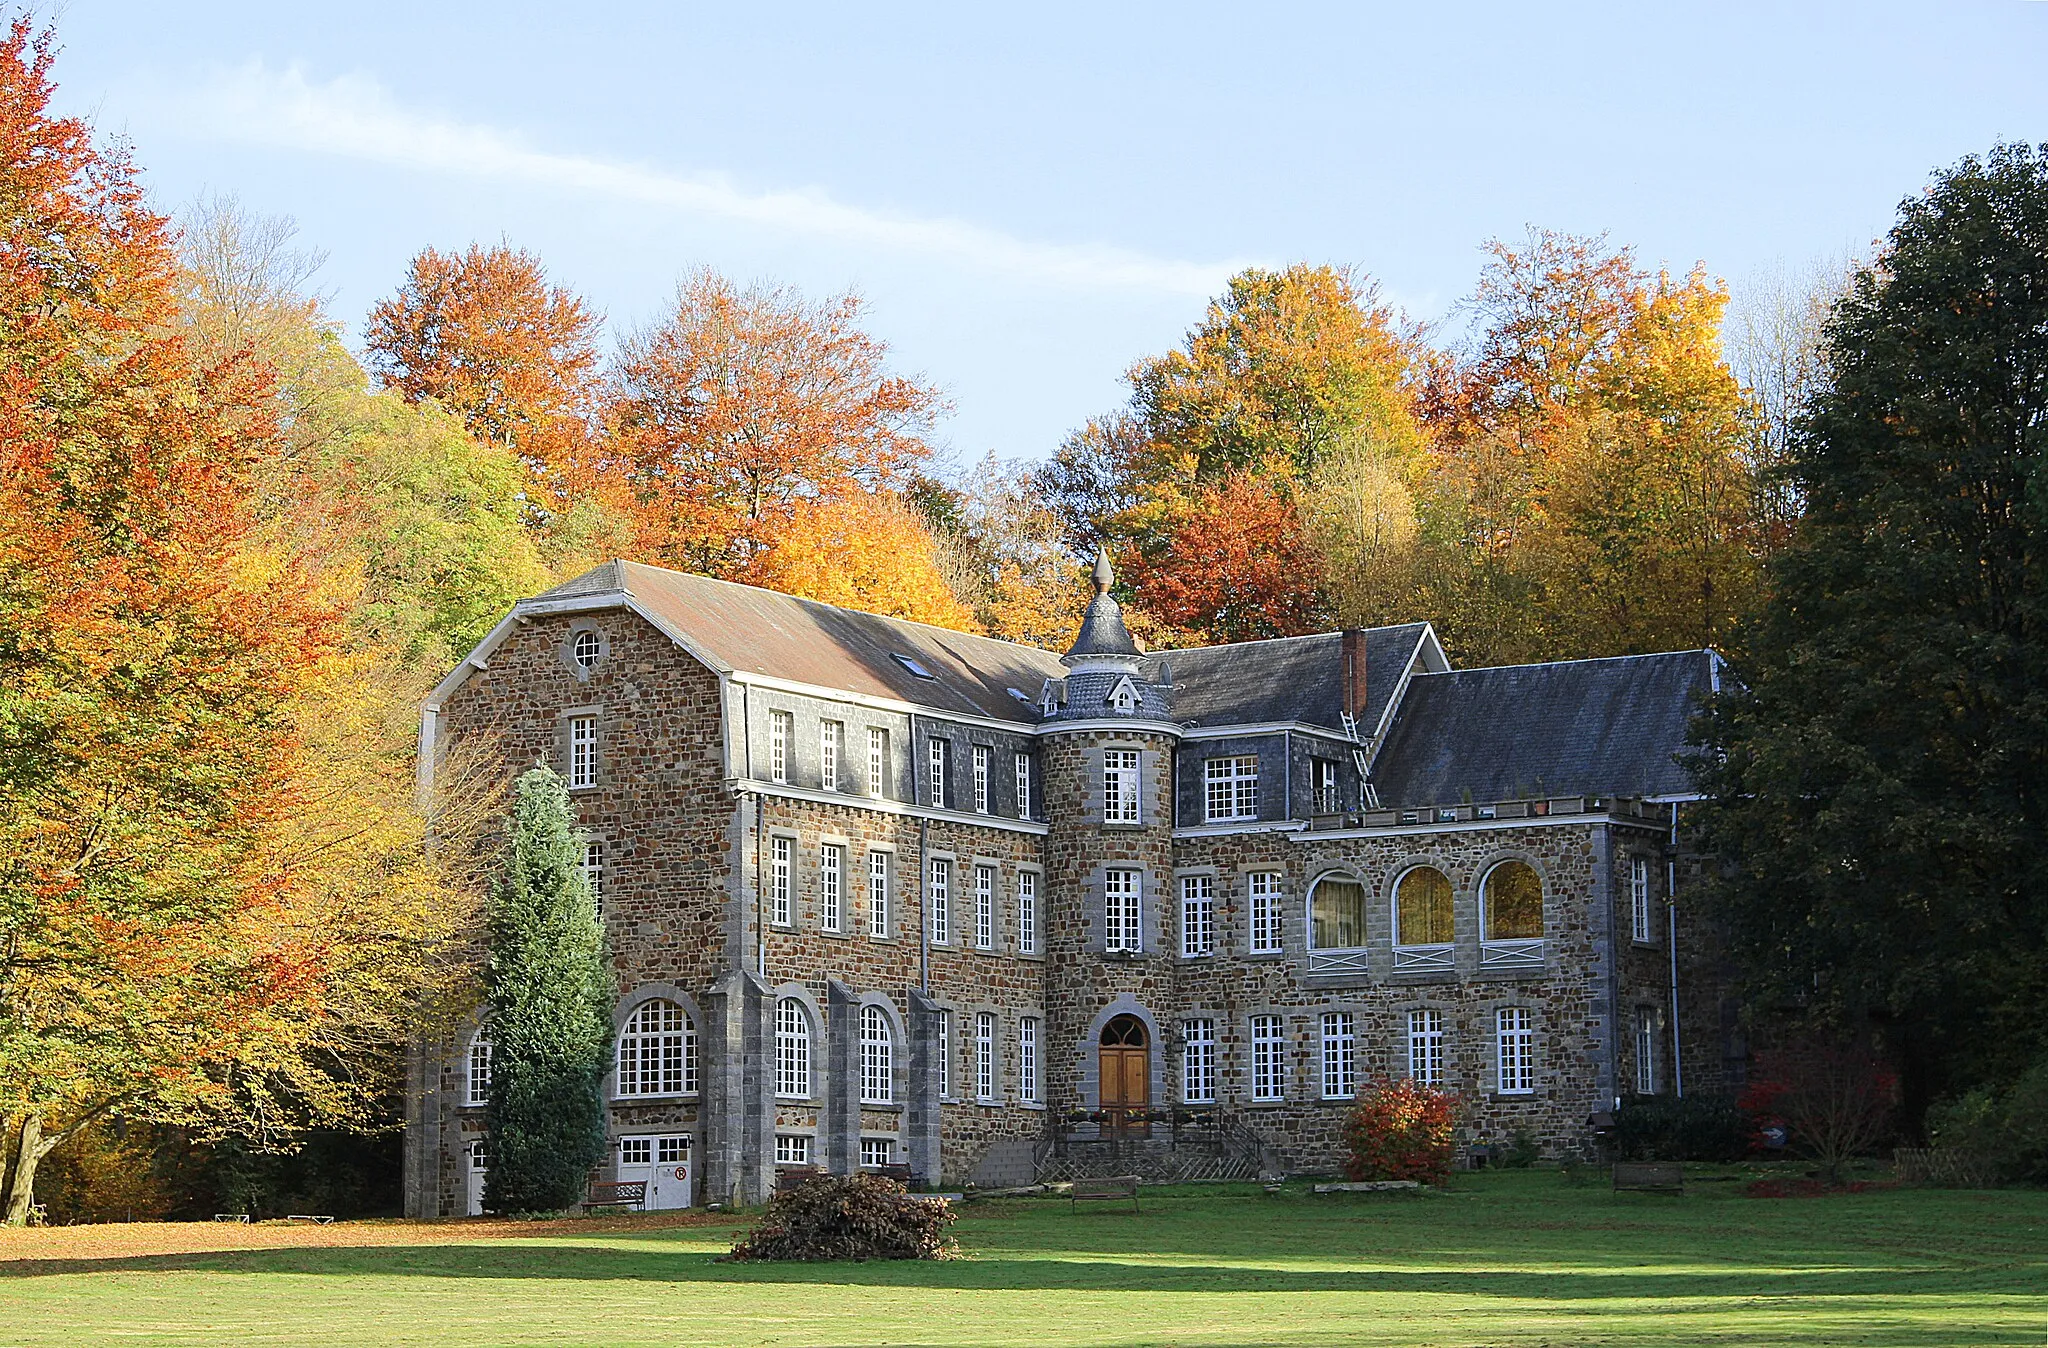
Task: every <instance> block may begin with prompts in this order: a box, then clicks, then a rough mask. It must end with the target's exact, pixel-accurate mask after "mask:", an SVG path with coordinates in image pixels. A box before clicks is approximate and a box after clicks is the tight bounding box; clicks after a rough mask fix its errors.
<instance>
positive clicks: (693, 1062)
mask: <svg viewBox="0 0 2048 1348" xmlns="http://www.w3.org/2000/svg"><path fill="white" fill-rule="evenodd" d="M618 1064H619V1069H618V1083H617V1086H616V1087H615V1093H616V1094H619V1095H686V1094H688V1093H690V1092H692V1091H695V1090H696V1089H697V1027H696V1026H695V1025H694V1024H692V1023H691V1021H690V1013H689V1012H687V1011H685V1010H684V1009H683V1008H682V1007H680V1006H678V1005H676V1004H675V1003H674V1002H671V1001H665V1000H663V999H661V998H659V997H657V998H654V999H652V1000H649V1001H645V1002H642V1003H640V1005H638V1006H636V1007H634V1008H633V1014H632V1015H630V1016H628V1017H626V1024H625V1027H624V1028H623V1029H621V1030H620V1031H619V1050H618Z"/></svg>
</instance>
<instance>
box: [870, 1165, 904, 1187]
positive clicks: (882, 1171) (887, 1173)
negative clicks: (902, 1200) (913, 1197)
mask: <svg viewBox="0 0 2048 1348" xmlns="http://www.w3.org/2000/svg"><path fill="white" fill-rule="evenodd" d="M875 1173H876V1174H877V1175H880V1176H881V1177H882V1178H883V1179H891V1180H895V1181H896V1182H897V1183H898V1184H900V1185H902V1186H903V1187H904V1188H906V1189H908V1188H909V1187H910V1167H909V1166H907V1165H885V1166H881V1167H878V1168H877V1169H876V1171H875Z"/></svg>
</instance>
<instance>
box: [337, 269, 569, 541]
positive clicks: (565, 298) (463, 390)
mask: <svg viewBox="0 0 2048 1348" xmlns="http://www.w3.org/2000/svg"><path fill="white" fill-rule="evenodd" d="M600 324H601V319H600V317H599V315H598V314H597V313H596V312H595V311H594V310H593V309H591V307H590V306H589V305H588V304H587V303H585V302H584V300H582V299H581V298H580V297H579V296H577V295H576V294H575V292H573V291H571V290H570V289H568V288H567V287H566V286H560V285H553V284H551V283H550V282H549V280H548V275H547V269H546V268H545V267H543V266H542V265H541V262H540V259H539V258H537V257H535V256H534V255H533V254H532V253H529V252H526V251H524V250H521V249H516V248H513V247H511V246H510V245H509V244H503V243H500V244H497V245H495V246H493V247H490V248H485V247H483V246H482V245H480V244H471V245H470V246H469V247H468V248H467V249H465V250H464V251H462V252H460V253H452V252H451V253H443V252H440V251H438V250H436V249H433V248H428V249H424V250H422V251H421V252H420V253H419V255H418V256H416V257H414V258H413V260H412V264H411V266H410V267H409V268H408V269H407V273H406V278H405V281H404V282H403V283H402V284H401V285H400V286H399V289H398V293H397V294H396V295H393V296H392V297H391V298H390V299H387V300H383V301H381V302H380V303H378V304H377V306H376V307H375V308H374V309H372V310H371V311H370V319H369V323H368V326H367V328H366V331H365V333H364V339H365V345H366V346H367V347H368V350H369V356H370V370H371V372H372V373H373V374H375V375H376V376H377V377H378V378H379V379H381V380H383V381H384V383H385V384H386V385H387V386H389V387H391V388H394V389H397V390H398V391H399V392H400V393H402V394H403V395H404V396H405V398H406V399H407V400H408V401H417V400H419V399H421V398H432V399H434V400H435V401H437V402H439V403H440V404H441V405H442V406H443V407H446V408H448V409H449V410H450V411H452V412H454V413H455V414H456V415H457V416H459V417H461V418H462V422H463V425H464V426H466V427H467V428H468V429H469V432H470V434H471V435H473V436H476V437H477V438H478V439H481V440H485V441H489V442H491V443H494V444H499V445H503V446H504V447H506V448H507V449H510V450H512V451H513V452H514V453H516V454H517V455H518V456H519V457H520V460H521V461H522V462H523V463H524V464H525V465H526V467H527V470H528V473H529V475H530V477H531V479H532V482H533V485H534V488H535V491H536V492H537V494H538V496H539V499H540V501H541V502H542V503H543V505H544V506H545V508H546V509H547V510H548V511H549V512H559V511H562V510H564V509H567V508H568V507H569V506H570V505H571V504H573V501H572V498H573V497H574V496H575V494H576V493H578V492H579V491H581V490H583V489H584V487H585V476H586V474H587V472H588V465H587V463H586V458H587V456H588V453H589V451H590V446H589V444H588V435H589V426H588V420H589V419H590V418H591V417H593V416H594V415H595V410H596V407H595V401H594V400H595V398H596V396H597V392H598V383H597V376H598V373H599V365H598V350H597V337H598V329H599V327H600Z"/></svg>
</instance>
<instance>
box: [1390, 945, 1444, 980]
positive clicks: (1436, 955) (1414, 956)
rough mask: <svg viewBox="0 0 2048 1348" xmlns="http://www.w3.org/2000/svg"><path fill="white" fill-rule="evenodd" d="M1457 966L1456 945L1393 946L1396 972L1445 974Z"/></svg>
mask: <svg viewBox="0 0 2048 1348" xmlns="http://www.w3.org/2000/svg"><path fill="white" fill-rule="evenodd" d="M1457 967H1458V959H1457V947H1456V946H1449V945H1397V946H1395V947H1394V972H1395V973H1397V974H1447V973H1450V972H1452V971H1453V970H1455V969H1456V968H1457Z"/></svg>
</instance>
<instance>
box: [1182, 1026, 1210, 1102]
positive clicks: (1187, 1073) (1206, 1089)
mask: <svg viewBox="0 0 2048 1348" xmlns="http://www.w3.org/2000/svg"><path fill="white" fill-rule="evenodd" d="M1180 1098H1181V1103H1182V1104H1189V1105H1213V1104H1215V1103H1216V1022H1215V1021H1213V1020H1208V1019H1206V1018H1205V1019H1197V1020H1186V1021H1182V1022H1181V1027H1180Z"/></svg>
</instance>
